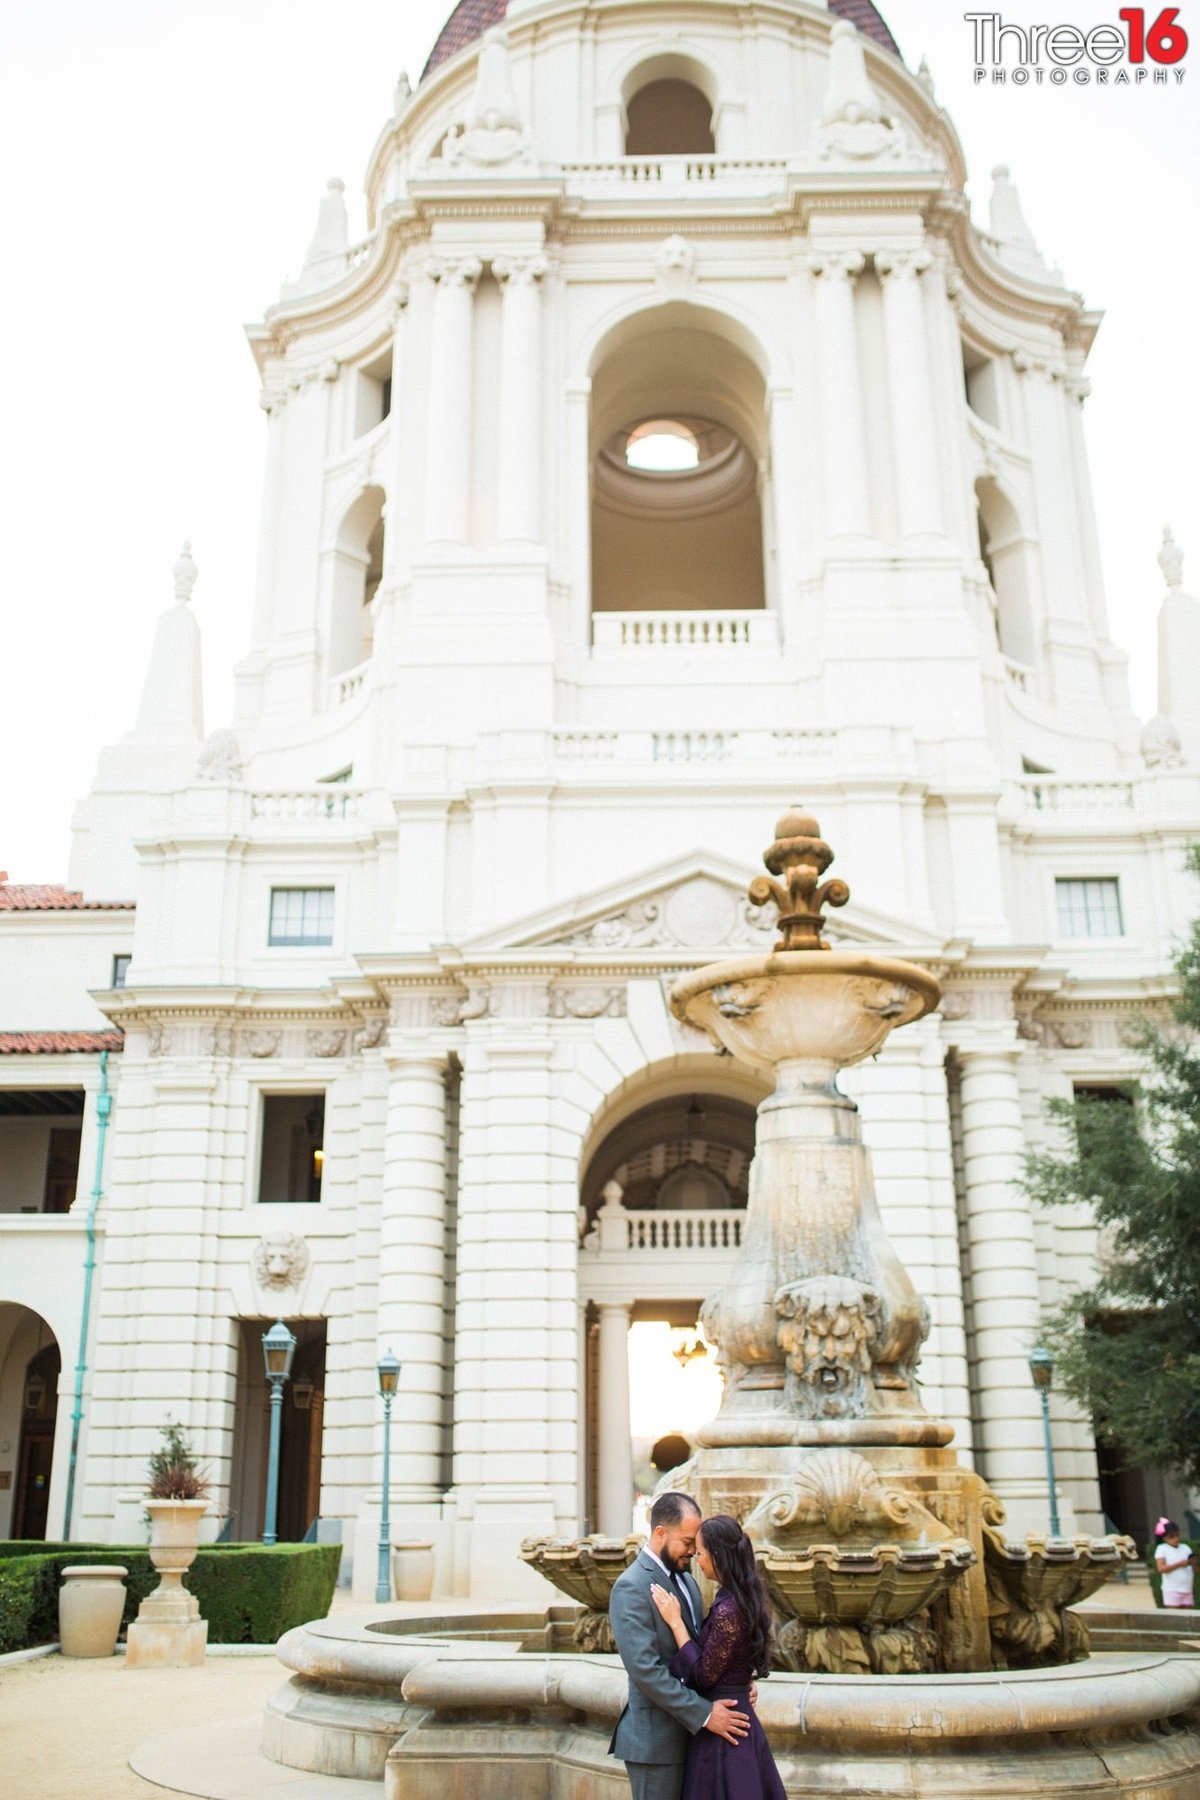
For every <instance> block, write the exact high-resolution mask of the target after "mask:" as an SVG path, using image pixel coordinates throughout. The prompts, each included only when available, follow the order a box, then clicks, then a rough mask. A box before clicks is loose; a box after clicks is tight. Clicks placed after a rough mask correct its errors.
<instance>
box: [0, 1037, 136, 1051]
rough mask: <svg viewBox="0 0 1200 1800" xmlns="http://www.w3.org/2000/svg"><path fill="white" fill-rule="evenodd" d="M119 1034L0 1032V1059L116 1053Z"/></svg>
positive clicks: (121, 1040) (121, 1043)
mask: <svg viewBox="0 0 1200 1800" xmlns="http://www.w3.org/2000/svg"><path fill="white" fill-rule="evenodd" d="M124 1043H125V1034H124V1032H123V1031H0V1056H60V1055H62V1054H63V1053H64V1052H71V1051H77V1050H120V1049H122V1048H123V1047H124Z"/></svg>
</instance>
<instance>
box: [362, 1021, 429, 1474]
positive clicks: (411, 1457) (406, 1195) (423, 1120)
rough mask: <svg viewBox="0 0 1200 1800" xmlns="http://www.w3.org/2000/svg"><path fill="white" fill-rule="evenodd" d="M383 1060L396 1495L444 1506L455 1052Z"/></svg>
mask: <svg viewBox="0 0 1200 1800" xmlns="http://www.w3.org/2000/svg"><path fill="white" fill-rule="evenodd" d="M384 1060H385V1062H386V1064H387V1068H388V1092H387V1124H386V1130H385V1139H384V1142H385V1151H384V1173H383V1205H382V1207H381V1209H380V1217H379V1312H378V1343H379V1349H380V1351H383V1350H385V1349H387V1348H388V1347H389V1346H390V1347H391V1348H392V1349H393V1350H394V1351H395V1352H396V1355H397V1356H398V1357H399V1358H400V1361H401V1364H402V1365H403V1367H402V1371H401V1375H400V1386H399V1389H398V1390H397V1393H396V1399H395V1404H394V1407H393V1421H394V1424H395V1427H396V1440H397V1443H398V1445H399V1446H400V1448H401V1452H402V1454H401V1455H400V1457H399V1459H398V1463H397V1473H398V1474H399V1475H400V1477H401V1479H400V1480H399V1481H397V1482H395V1483H394V1484H393V1494H394V1496H395V1498H396V1500H397V1501H398V1502H400V1503H401V1504H403V1503H404V1502H406V1501H407V1502H409V1503H418V1504H420V1503H426V1504H436V1503H437V1502H438V1501H440V1499H441V1495H442V1490H443V1474H442V1467H443V1465H442V1451H443V1444H442V1431H443V1423H442V1421H443V1409H444V1404H445V1402H444V1393H443V1388H444V1372H443V1366H442V1359H443V1339H444V1333H445V1329H446V1322H445V1313H444V1307H445V1297H446V1267H445V1232H446V1085H445V1081H446V1059H445V1056H444V1055H443V1054H441V1053H440V1052H436V1051H429V1050H427V1049H424V1048H416V1047H414V1048H412V1049H407V1048H405V1049H389V1050H387V1051H386V1052H385V1054H384Z"/></svg>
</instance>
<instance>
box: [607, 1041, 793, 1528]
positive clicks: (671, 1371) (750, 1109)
mask: <svg viewBox="0 0 1200 1800" xmlns="http://www.w3.org/2000/svg"><path fill="white" fill-rule="evenodd" d="M693 1064H694V1065H695V1066H694V1067H693V1066H692V1065H693ZM705 1065H707V1066H705ZM693 1073H694V1074H695V1076H696V1077H697V1079H696V1080H695V1085H694V1086H690V1087H689V1086H687V1085H686V1084H687V1081H688V1078H689V1075H691V1074H693ZM724 1073H725V1072H724V1071H721V1074H722V1075H723V1074H724ZM716 1074H717V1071H716V1070H714V1069H713V1067H712V1059H701V1058H696V1059H687V1062H686V1065H685V1061H684V1060H683V1059H681V1061H680V1064H679V1065H678V1066H676V1068H674V1069H673V1070H671V1071H669V1072H664V1074H663V1075H661V1076H659V1077H655V1076H654V1075H653V1074H652V1073H651V1072H643V1076H642V1078H641V1079H637V1078H635V1080H634V1081H633V1082H632V1083H631V1084H630V1088H629V1090H628V1092H623V1093H621V1094H619V1095H618V1096H615V1097H614V1100H613V1104H612V1105H611V1107H610V1108H609V1109H606V1115H605V1116H604V1117H603V1118H602V1119H601V1120H599V1121H598V1125H597V1129H596V1130H595V1131H594V1133H593V1139H592V1143H591V1145H590V1147H589V1149H588V1151H587V1152H586V1154H585V1161H584V1167H583V1174H582V1184H581V1190H580V1199H581V1203H582V1204H581V1209H580V1213H581V1221H580V1222H581V1229H582V1233H583V1242H582V1247H581V1251H580V1268H579V1279H580V1288H579V1291H580V1298H581V1299H582V1300H584V1302H585V1303H586V1308H587V1310H586V1338H585V1346H586V1350H585V1354H586V1362H585V1388H586V1396H587V1398H586V1407H585V1415H586V1416H585V1428H584V1438H585V1445H584V1449H585V1454H584V1494H583V1504H582V1507H581V1510H582V1512H583V1514H584V1515H585V1517H586V1519H587V1520H588V1524H589V1529H592V1530H600V1531H604V1532H614V1533H619V1534H622V1535H623V1534H624V1533H625V1532H627V1531H629V1530H630V1529H631V1526H634V1527H635V1528H639V1527H640V1526H642V1525H644V1516H645V1508H646V1505H647V1503H648V1500H649V1497H650V1495H651V1494H652V1492H653V1489H654V1487H655V1485H656V1483H657V1482H658V1480H659V1478H660V1477H661V1475H662V1474H663V1473H665V1472H666V1469H667V1468H668V1467H677V1466H678V1465H679V1464H680V1463H681V1462H683V1461H684V1460H686V1456H685V1454H684V1452H685V1450H686V1446H687V1445H688V1444H689V1443H690V1441H691V1433H693V1432H694V1431H695V1429H696V1427H697V1426H699V1425H700V1424H702V1423H703V1422H704V1421H705V1420H706V1419H709V1418H711V1417H712V1416H713V1414H714V1413H715V1412H716V1411H717V1409H718V1407H719V1405H720V1396H721V1380H720V1375H719V1372H718V1371H717V1369H716V1365H715V1360H714V1358H713V1356H712V1354H711V1347H710V1346H708V1345H707V1344H706V1343H705V1341H704V1338H703V1335H702V1333H701V1331H700V1328H699V1313H700V1307H701V1305H702V1303H703V1301H704V1300H705V1298H706V1297H707V1296H708V1295H709V1294H710V1293H712V1292H714V1291H715V1290H716V1289H717V1288H719V1287H720V1286H721V1285H722V1284H723V1282H724V1281H725V1279H726V1277H727V1275H728V1273H729V1270H730V1269H731V1267H732V1264H733V1261H734V1258H735V1256H736V1254H737V1250H738V1247H739V1245H740V1242H741V1226H742V1218H743V1215H744V1213H745V1208H746V1203H747V1196H748V1192H749V1177H750V1164H751V1161H752V1159H753V1154H754V1122H755V1106H756V1103H757V1099H758V1097H759V1090H758V1089H757V1088H752V1087H750V1086H748V1085H747V1084H746V1083H745V1082H740V1083H738V1084H736V1085H735V1084H734V1083H733V1082H730V1083H729V1084H728V1085H726V1084H725V1083H724V1082H723V1081H721V1080H720V1079H719V1077H718V1079H717V1080H716V1081H714V1080H713V1076H714V1075H716ZM706 1075H707V1076H708V1079H707V1080H705V1076H706ZM721 1089H724V1091H720V1090H721ZM714 1090H716V1091H714ZM668 1442H669V1443H670V1446H671V1448H670V1455H669V1457H668V1456H666V1455H665V1454H663V1455H660V1454H656V1452H657V1451H659V1450H661V1449H662V1446H663V1445H664V1444H665V1443H668Z"/></svg>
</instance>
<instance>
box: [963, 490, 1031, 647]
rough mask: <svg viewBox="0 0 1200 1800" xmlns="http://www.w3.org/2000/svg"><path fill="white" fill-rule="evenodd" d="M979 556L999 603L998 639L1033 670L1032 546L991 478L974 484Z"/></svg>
mask: <svg viewBox="0 0 1200 1800" xmlns="http://www.w3.org/2000/svg"><path fill="white" fill-rule="evenodd" d="M975 497H976V501H977V506H978V512H977V521H978V528H979V555H980V559H981V561H982V563H983V566H984V568H985V569H986V570H987V574H988V581H989V583H990V584H991V589H992V594H993V596H994V599H995V609H996V610H995V621H996V640H997V642H998V643H999V645H1000V650H1001V653H1002V654H1003V655H1004V656H1007V657H1009V658H1010V660H1011V661H1013V662H1017V663H1021V664H1023V665H1024V666H1025V667H1026V668H1031V667H1032V666H1033V665H1034V663H1035V661H1036V659H1037V643H1036V638H1035V633H1034V625H1033V608H1032V604H1031V600H1030V592H1029V545H1028V543H1027V542H1026V539H1025V538H1024V536H1023V534H1022V531H1021V522H1020V519H1019V518H1018V516H1017V512H1016V508H1015V507H1014V506H1013V504H1012V502H1011V501H1010V500H1009V499H1008V497H1007V495H1006V494H1005V493H1004V492H1003V490H1002V489H1001V488H1000V487H999V485H998V484H997V483H996V482H995V481H994V480H993V479H992V477H991V476H990V475H988V476H984V477H983V478H982V479H981V480H979V481H977V482H976V483H975Z"/></svg>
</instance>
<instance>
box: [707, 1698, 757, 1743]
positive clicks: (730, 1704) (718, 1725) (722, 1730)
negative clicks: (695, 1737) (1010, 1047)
mask: <svg viewBox="0 0 1200 1800" xmlns="http://www.w3.org/2000/svg"><path fill="white" fill-rule="evenodd" d="M704 1729H705V1731H711V1732H712V1733H713V1734H714V1736H716V1737H719V1738H724V1739H725V1742H726V1743H727V1744H736V1743H738V1742H739V1741H740V1740H741V1739H742V1738H744V1737H746V1736H747V1735H748V1733H749V1730H750V1720H749V1718H748V1717H747V1715H746V1714H745V1713H744V1712H739V1711H738V1710H737V1701H736V1700H715V1701H714V1702H713V1709H712V1711H711V1712H710V1713H709V1715H708V1717H707V1719H705V1721H704Z"/></svg>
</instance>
